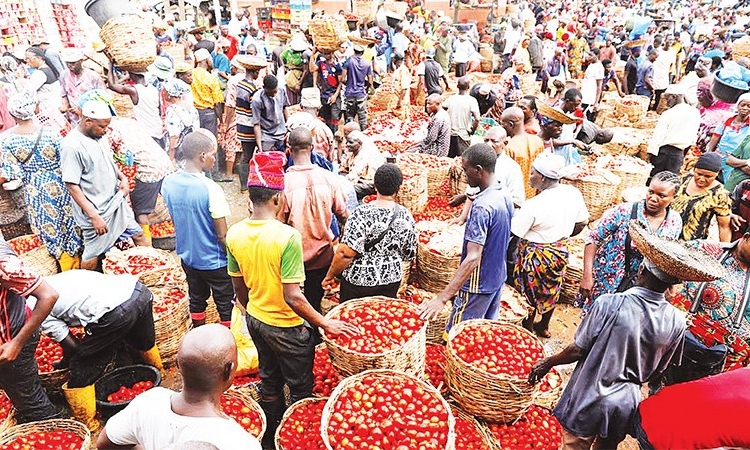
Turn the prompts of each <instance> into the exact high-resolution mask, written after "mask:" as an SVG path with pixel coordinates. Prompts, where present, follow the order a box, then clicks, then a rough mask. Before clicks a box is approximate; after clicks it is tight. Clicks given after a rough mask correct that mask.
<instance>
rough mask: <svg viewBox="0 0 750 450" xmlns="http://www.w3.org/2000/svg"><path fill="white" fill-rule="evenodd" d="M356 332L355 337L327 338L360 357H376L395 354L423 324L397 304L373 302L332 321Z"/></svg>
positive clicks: (410, 309)
mask: <svg viewBox="0 0 750 450" xmlns="http://www.w3.org/2000/svg"><path fill="white" fill-rule="evenodd" d="M334 319H339V320H342V321H344V322H348V323H350V324H352V325H354V326H355V327H357V328H358V329H359V333H357V334H356V335H355V336H353V337H352V336H344V335H337V336H329V339H332V340H333V341H334V342H336V344H338V345H340V346H342V347H344V348H347V349H349V350H355V351H357V352H360V353H367V354H379V353H383V352H387V351H390V350H395V349H397V348H399V347H401V346H402V345H404V344H405V343H406V342H407V341H408V340H409V339H411V338H412V337H413V336H414V335H415V334H416V333H417V332H418V331H419V330H420V329H421V328H422V327H423V326H424V324H425V321H424V320H423V319H422V318H421V317H419V314H417V312H416V310H415V309H414V308H413V307H410V305H409V304H408V303H405V302H399V301H377V302H375V301H373V302H368V303H362V304H360V305H358V306H356V307H352V308H348V309H347V308H344V309H341V310H340V311H339V313H338V314H337V315H336V317H334Z"/></svg>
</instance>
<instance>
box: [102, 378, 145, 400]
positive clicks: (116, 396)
mask: <svg viewBox="0 0 750 450" xmlns="http://www.w3.org/2000/svg"><path fill="white" fill-rule="evenodd" d="M152 387H154V383H153V382H152V381H139V382H137V383H135V384H134V385H132V386H120V389H118V390H116V391H115V392H113V393H111V394H109V395H108V396H107V401H108V402H110V403H122V402H129V401H130V400H133V399H134V398H136V397H137V396H139V395H141V394H143V393H144V392H146V391H147V390H149V389H151V388H152Z"/></svg>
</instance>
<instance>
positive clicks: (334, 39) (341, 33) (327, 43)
mask: <svg viewBox="0 0 750 450" xmlns="http://www.w3.org/2000/svg"><path fill="white" fill-rule="evenodd" d="M307 30H308V31H309V32H310V35H311V36H312V38H313V43H314V44H315V46H316V47H317V48H319V49H337V48H339V45H341V43H342V42H344V40H346V36H347V35H348V34H349V26H348V25H347V24H346V19H345V18H344V17H342V16H339V15H335V16H329V15H323V16H318V17H316V18H314V19H313V20H311V21H310V23H309V24H308V25H307Z"/></svg>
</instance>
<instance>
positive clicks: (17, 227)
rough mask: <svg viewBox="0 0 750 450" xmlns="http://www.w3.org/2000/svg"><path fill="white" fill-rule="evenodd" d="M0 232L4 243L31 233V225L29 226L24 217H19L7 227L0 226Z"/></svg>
mask: <svg viewBox="0 0 750 450" xmlns="http://www.w3.org/2000/svg"><path fill="white" fill-rule="evenodd" d="M0 232H1V233H2V235H3V238H4V239H5V240H6V241H8V240H10V239H15V238H17V237H19V236H24V235H27V234H31V233H32V231H31V225H29V222H28V221H27V220H26V216H23V217H21V218H20V219H19V220H18V221H16V222H13V223H10V224H7V225H0Z"/></svg>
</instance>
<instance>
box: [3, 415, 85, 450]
mask: <svg viewBox="0 0 750 450" xmlns="http://www.w3.org/2000/svg"><path fill="white" fill-rule="evenodd" d="M55 430H61V431H70V432H72V433H74V434H75V435H76V436H78V437H79V438H81V439H82V440H83V442H81V446H80V447H78V448H79V449H81V450H88V448H89V446H90V445H91V432H90V431H89V429H88V428H86V425H84V424H82V423H81V422H78V421H77V420H70V419H49V420H41V421H38V422H29V423H23V424H21V425H16V426H13V427H11V428H9V429H8V430H6V431H5V432H3V434H2V436H0V445H7V444H9V443H11V442H13V440H15V439H16V438H18V437H21V436H24V435H27V434H29V433H38V432H47V431H55Z"/></svg>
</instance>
